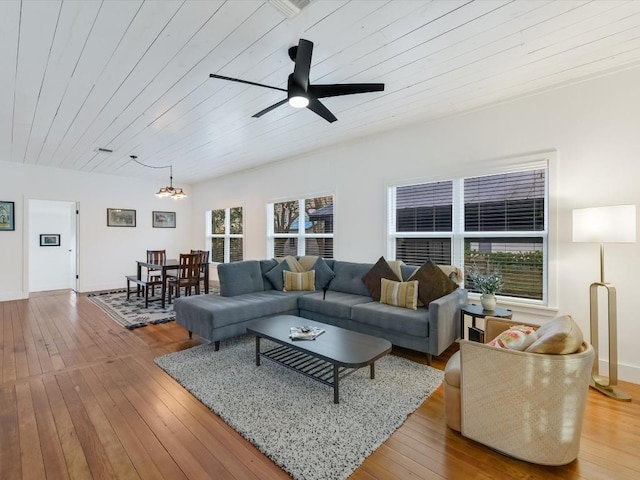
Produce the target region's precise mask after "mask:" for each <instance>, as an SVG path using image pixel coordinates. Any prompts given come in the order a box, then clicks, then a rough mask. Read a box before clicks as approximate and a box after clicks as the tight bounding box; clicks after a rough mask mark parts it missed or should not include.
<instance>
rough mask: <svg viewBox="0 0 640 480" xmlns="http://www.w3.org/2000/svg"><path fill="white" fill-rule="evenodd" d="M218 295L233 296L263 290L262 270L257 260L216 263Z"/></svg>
mask: <svg viewBox="0 0 640 480" xmlns="http://www.w3.org/2000/svg"><path fill="white" fill-rule="evenodd" d="M218 279H219V280H220V295H221V296H223V297H235V296H236V295H243V294H245V293H254V292H263V291H264V284H263V281H262V271H261V270H260V262H259V261H257V260H245V261H243V262H231V263H220V264H218Z"/></svg>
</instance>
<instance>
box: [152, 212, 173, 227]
mask: <svg viewBox="0 0 640 480" xmlns="http://www.w3.org/2000/svg"><path fill="white" fill-rule="evenodd" d="M153 228H176V212H156V211H154V212H153Z"/></svg>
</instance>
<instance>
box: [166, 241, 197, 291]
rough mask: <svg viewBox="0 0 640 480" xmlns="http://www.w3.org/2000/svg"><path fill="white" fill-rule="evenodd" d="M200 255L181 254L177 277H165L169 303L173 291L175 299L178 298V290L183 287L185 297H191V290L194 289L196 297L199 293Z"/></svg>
mask: <svg viewBox="0 0 640 480" xmlns="http://www.w3.org/2000/svg"><path fill="white" fill-rule="evenodd" d="M201 258H202V254H200V253H181V254H180V265H179V267H178V275H177V276H170V277H167V286H168V287H169V303H171V295H172V294H173V291H174V289H175V298H179V297H180V288H181V287H184V294H185V296H188V295H191V289H192V288H195V291H196V295H197V294H199V293H200V265H201Z"/></svg>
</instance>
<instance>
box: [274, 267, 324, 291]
mask: <svg viewBox="0 0 640 480" xmlns="http://www.w3.org/2000/svg"><path fill="white" fill-rule="evenodd" d="M282 274H283V275H284V291H285V292H293V291H297V290H315V289H316V272H315V270H309V271H308V272H301V273H298V272H289V271H287V270H285V271H284V272H282Z"/></svg>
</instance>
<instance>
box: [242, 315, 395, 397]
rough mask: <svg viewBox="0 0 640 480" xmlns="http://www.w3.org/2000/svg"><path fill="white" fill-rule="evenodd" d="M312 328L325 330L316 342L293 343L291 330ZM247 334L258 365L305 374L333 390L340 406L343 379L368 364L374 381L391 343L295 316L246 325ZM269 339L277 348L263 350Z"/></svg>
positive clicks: (300, 341) (276, 317) (302, 341)
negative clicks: (253, 342)
mask: <svg viewBox="0 0 640 480" xmlns="http://www.w3.org/2000/svg"><path fill="white" fill-rule="evenodd" d="M304 325H310V326H314V327H319V328H324V330H325V332H324V333H323V334H322V335H320V336H318V337H316V339H315V340H291V339H290V338H289V329H290V328H291V327H300V326H304ZM247 332H249V333H252V334H254V335H255V336H256V365H257V366H259V365H260V357H265V358H268V359H269V360H272V361H274V362H276V363H279V364H280V365H283V366H285V367H287V368H290V369H292V370H295V371H296V372H299V373H302V374H303V375H306V376H307V377H310V378H312V379H314V380H316V381H318V382H320V383H323V384H325V385H329V386H331V387H333V403H339V402H338V397H339V383H340V380H341V379H343V378H345V377H346V376H348V375H351V374H352V373H353V372H355V371H356V370H358V369H359V368H362V367H366V366H367V365H369V367H370V371H371V378H375V370H374V363H375V361H376V360H378V359H379V358H381V357H383V356H384V355H386V354H387V353H389V352H390V351H391V342H389V341H388V340H385V339H383V338H377V337H372V336H371V335H365V334H362V333H358V332H352V331H351V330H346V329H344V328H340V327H334V326H333V325H327V324H324V323H320V322H315V321H313V320H308V319H306V318H300V317H296V316H294V315H278V316H275V317H272V318H269V319H264V320H257V321H255V322H252V323H250V324H249V325H248V326H247ZM262 338H266V339H268V340H271V341H272V342H274V343H277V344H278V345H277V346H276V347H274V348H271V349H269V350H266V351H264V352H261V351H260V339H262Z"/></svg>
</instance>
